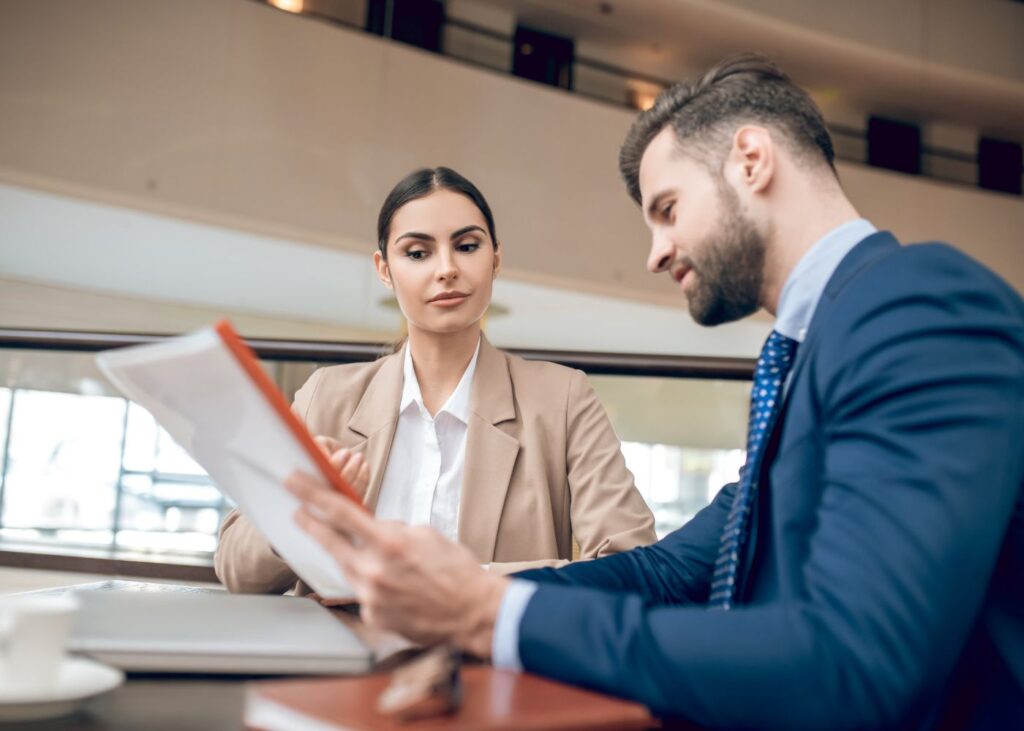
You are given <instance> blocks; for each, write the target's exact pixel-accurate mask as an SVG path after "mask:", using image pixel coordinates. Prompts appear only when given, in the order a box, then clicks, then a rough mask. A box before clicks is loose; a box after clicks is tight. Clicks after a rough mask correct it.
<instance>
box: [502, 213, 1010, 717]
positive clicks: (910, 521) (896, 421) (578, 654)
mask: <svg viewBox="0 0 1024 731" xmlns="http://www.w3.org/2000/svg"><path fill="white" fill-rule="evenodd" d="M684 413H685V412H684ZM766 449H767V451H766V454H765V459H764V460H763V465H762V469H761V473H760V476H759V480H760V482H759V484H760V488H759V492H758V501H757V503H756V505H755V508H754V514H753V518H752V521H751V522H752V533H751V537H750V539H749V540H748V543H747V545H748V546H749V547H750V548H749V549H748V550H747V551H746V553H745V556H744V566H745V568H744V570H743V580H742V582H741V584H740V587H739V597H740V601H741V604H740V605H739V606H737V607H736V608H734V609H733V610H732V611H722V610H709V609H707V608H705V607H704V606H702V604H703V603H704V602H705V601H706V600H707V597H708V594H709V584H710V577H711V574H712V568H713V566H714V562H715V556H716V554H717V551H718V544H719V538H720V536H721V530H722V525H723V523H724V521H725V519H726V515H727V514H728V512H729V504H730V501H731V499H732V495H733V491H734V489H735V486H734V485H730V486H726V487H725V488H724V489H723V490H722V491H721V493H720V494H719V495H718V497H717V498H716V499H715V500H714V501H713V502H712V503H711V505H709V506H708V507H707V508H705V509H704V510H703V511H701V512H700V513H699V514H698V515H697V516H696V517H694V519H693V520H692V521H690V522H689V523H688V524H687V525H685V526H684V527H683V528H681V529H679V530H678V531H676V532H674V533H672V534H670V535H669V536H667V537H666V538H665V539H663V540H662V541H660V542H658V543H656V544H655V545H653V546H649V547H645V548H640V549H636V550H633V551H630V552H627V553H623V554H619V555H616V556H611V557H608V558H603V559H599V560H596V561H589V562H581V563H576V564H572V565H570V566H568V567H566V568H563V569H560V570H552V569H543V570H537V571H529V572H524V573H523V574H521V576H522V577H523V578H528V579H531V580H534V581H537V582H540V588H539V589H538V590H537V592H536V593H535V594H534V595H533V598H532V599H531V600H530V602H529V604H528V606H527V608H526V611H525V613H524V615H523V618H522V622H521V624H520V636H519V652H520V657H521V659H522V662H523V665H524V667H525V669H527V670H529V671H533V672H537V673H541V674H544V675H547V676H550V677H554V678H558V679H561V680H565V681H568V682H572V683H577V684H580V685H584V686H589V687H591V688H595V689H598V690H602V691H606V692H610V693H614V694H618V695H621V696H626V697H629V698H633V699H636V700H639V701H641V702H643V703H645V704H647V705H648V706H649V707H650V708H651V709H653V710H654V711H655V712H657V713H659V714H662V715H664V716H670V717H683V718H686V719H689V720H691V721H694V722H696V723H698V724H700V725H704V726H709V727H728V728H790V729H795V728H828V729H840V728H877V727H902V728H946V727H949V728H961V727H965V726H970V727H976V728H1003V727H1007V726H1006V724H1008V723H1011V724H1016V726H1015V727H1021V728H1024V691H1022V688H1024V497H1022V489H1021V488H1022V483H1024V303H1022V301H1021V298H1020V297H1019V296H1018V295H1017V294H1016V293H1015V292H1014V291H1013V290H1012V289H1011V288H1010V287H1009V286H1007V285H1006V284H1005V283H1004V282H1003V281H1002V280H1000V279H999V278H998V277H996V276H995V275H994V274H992V273H991V272H990V271H988V270H987V269H985V268H984V267H982V266H980V265H979V264H977V263H975V262H974V261H972V260H971V259H969V258H968V257H966V256H964V255H963V254H961V253H959V252H957V251H956V250H954V249H952V248H950V247H948V246H946V245H943V244H921V245H915V246H909V247H902V246H900V245H899V243H898V242H897V241H896V239H895V238H893V237H892V235H891V234H888V233H884V232H882V233H878V234H874V235H872V236H870V237H868V238H867V239H865V240H864V241H862V242H861V243H860V244H858V245H857V246H856V247H854V249H853V250H851V252H850V253H849V254H848V255H847V256H846V257H845V258H844V259H843V261H842V262H841V264H840V265H839V267H838V269H837V270H836V272H835V273H834V274H833V276H832V277H831V279H830V281H829V283H828V286H827V287H826V290H825V292H824V295H823V296H822V298H821V300H820V302H819V304H818V307H817V310H816V311H815V313H814V317H813V320H812V322H811V325H810V327H809V329H808V333H807V337H806V339H805V341H804V342H803V343H802V344H801V345H800V347H799V349H798V351H797V358H796V361H795V363H794V365H793V371H792V373H791V380H790V384H789V390H788V392H787V395H786V399H785V401H784V403H783V411H782V412H781V414H780V418H779V419H778V421H777V423H776V427H775V429H774V431H773V432H772V435H771V437H770V441H769V443H768V445H767V447H766Z"/></svg>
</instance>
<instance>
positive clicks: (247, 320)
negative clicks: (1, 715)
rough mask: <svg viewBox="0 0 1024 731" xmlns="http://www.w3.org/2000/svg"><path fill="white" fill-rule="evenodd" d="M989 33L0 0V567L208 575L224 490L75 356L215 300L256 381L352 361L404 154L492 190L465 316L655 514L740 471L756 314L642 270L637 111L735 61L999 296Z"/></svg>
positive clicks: (569, 15)
mask: <svg viewBox="0 0 1024 731" xmlns="http://www.w3.org/2000/svg"><path fill="white" fill-rule="evenodd" d="M1022 36H1024V3H1021V2H1014V1H1012V0H901V2H891V1H890V0H858V1H857V2H854V1H853V0H842V1H840V2H828V3H821V2H815V1H814V0H786V1H785V2H782V1H780V0H609V1H605V2H602V1H598V0H559V1H558V2H553V1H548V2H543V1H540V0H537V1H534V0H448V1H447V2H442V1H441V0H270V1H268V2H263V1H262V0H91V1H90V2H80V1H79V0H44V1H42V2H24V1H23V0H21V1H19V0H0V567H2V566H8V567H11V566H19V567H42V568H50V569H52V568H63V569H70V570H89V571H93V572H97V573H104V572H111V573H130V574H133V575H145V576H156V577H165V578H177V579H209V578H211V577H212V572H211V571H210V568H209V565H210V561H211V554H212V551H213V550H214V548H215V545H216V532H217V527H218V524H219V522H220V519H221V518H222V516H223V515H224V513H225V512H226V511H227V510H228V509H229V508H230V505H229V504H227V503H226V502H225V499H224V498H223V497H222V496H221V494H220V492H219V491H218V490H217V489H216V488H215V487H214V486H213V485H212V484H211V483H210V481H209V479H208V478H207V477H206V475H205V474H204V473H203V472H202V470H201V469H200V468H199V467H198V466H197V465H196V464H195V463H194V462H193V461H192V460H191V459H190V458H189V457H188V456H187V455H186V454H185V453H184V452H183V451H182V450H181V449H180V448H179V447H177V446H176V445H175V444H174V443H173V442H172V441H171V440H170V439H169V438H168V437H167V435H166V434H165V433H164V432H163V431H162V430H161V429H160V428H159V427H157V425H156V424H155V423H154V421H153V419H152V418H151V417H150V416H149V415H148V414H147V413H146V412H145V411H144V410H142V409H141V408H139V407H137V406H134V405H132V404H130V403H128V402H126V401H125V400H124V399H123V398H121V397H119V396H118V394H117V392H116V391H115V389H113V387H112V386H110V385H109V384H108V383H107V382H106V381H105V380H104V379H103V377H102V376H100V374H99V373H98V371H97V370H96V368H95V367H94V365H93V362H92V353H93V352H95V351H96V350H99V349H102V348H104V347H110V346H112V345H115V344H121V343H127V342H134V341H137V340H139V337H138V336H142V335H154V334H157V335H159V334H173V333H180V332H184V331H187V330H190V329H194V328H196V327H200V326H202V325H205V324H208V323H210V322H212V321H214V320H215V319H217V318H218V317H220V316H224V315H226V316H229V317H230V318H231V319H232V320H233V321H234V323H235V324H236V326H237V327H238V329H239V330H240V331H241V332H242V333H243V335H246V336H248V337H250V338H254V339H258V341H259V342H258V343H257V347H258V350H259V351H260V352H261V354H262V355H263V356H264V363H265V365H266V367H267V368H268V370H269V372H270V373H271V374H272V375H273V376H274V378H275V379H276V381H277V382H278V384H279V385H280V386H281V387H282V389H283V390H284V391H285V393H286V395H289V396H290V395H291V394H292V393H294V391H295V389H296V388H297V387H298V386H299V385H301V384H302V382H303V381H304V380H305V378H306V377H308V375H309V374H310V373H311V372H312V370H313V368H315V367H316V366H317V365H323V364H327V363H334V362H346V361H351V360H358V359H365V358H368V357H373V356H374V355H375V354H376V353H378V352H380V351H381V349H382V348H384V347H386V344H387V343H391V342H394V340H395V339H396V338H397V337H399V336H400V335H401V333H402V328H403V324H402V321H401V316H400V313H399V312H398V310H397V307H396V306H395V303H394V301H393V299H391V298H390V296H389V293H388V291H387V290H385V289H384V288H383V287H382V286H380V285H379V283H378V282H377V280H376V276H375V275H374V273H373V268H372V262H371V258H370V255H371V253H372V251H373V250H374V248H375V241H374V225H375V221H376V214H377V209H378V206H379V205H380V202H381V201H382V199H383V197H384V196H385V194H386V193H387V191H388V190H389V189H390V187H391V185H393V184H394V182H395V181H397V180H398V179H399V178H401V177H402V176H403V175H404V174H405V173H407V172H409V171H410V170H412V169H414V168H417V167H421V166H436V165H448V166H451V167H454V168H455V169H456V170H458V171H460V172H462V173H463V174H465V175H466V176H467V177H469V178H470V179H471V180H473V181H474V182H476V183H477V184H478V185H479V186H480V188H481V189H482V190H483V191H484V193H485V195H486V196H487V197H488V199H489V201H490V203H491V205H492V207H493V208H494V212H495V216H496V220H497V232H498V236H499V238H500V240H501V241H502V243H503V245H504V247H505V266H504V272H503V276H502V278H501V279H500V280H499V281H498V283H497V285H496V288H495V295H494V303H495V304H494V306H493V307H492V310H491V312H490V314H489V315H488V317H487V322H486V332H487V335H488V337H489V338H490V339H491V341H492V342H493V343H495V344H496V345H498V346H501V347H505V348H511V349H519V350H523V351H527V352H528V354H531V353H532V354H533V355H542V356H544V357H547V358H549V359H553V360H559V361H561V362H565V363H567V364H570V365H574V366H577V367H583V368H584V369H585V370H587V371H588V372H589V373H590V374H591V380H592V382H593V384H594V387H595V388H596V389H597V391H598V393H599V395H600V396H601V398H602V399H603V401H604V403H605V405H606V407H607V409H608V411H609V414H610V416H611V418H612V420H613V422H614V425H615V428H616V431H617V433H618V435H619V437H620V438H621V439H622V440H623V451H624V453H625V456H626V460H627V463H628V465H629V467H630V469H631V470H632V471H633V473H634V475H635V476H636V479H637V484H638V486H639V488H640V490H641V492H642V493H643V495H644V497H645V498H646V499H647V500H648V502H649V503H650V505H651V507H652V508H653V509H654V511H655V515H656V518H657V530H658V533H659V535H664V534H665V533H666V532H668V531H670V530H672V529H674V528H676V527H678V526H679V525H681V524H682V523H683V522H685V521H686V520H687V519H688V518H689V517H690V516H692V515H693V514H694V512H696V511H697V510H699V509H700V508H701V507H702V506H703V505H705V504H706V503H707V502H708V501H709V500H710V499H711V498H712V497H713V496H714V494H715V492H716V491H717V490H718V488H719V487H720V486H721V485H722V484H724V483H725V482H727V481H729V480H730V479H733V478H734V477H735V476H736V474H737V472H738V469H739V467H740V465H741V464H742V462H743V457H744V454H743V451H742V450H743V442H744V431H745V424H746V410H747V399H748V396H749V373H750V370H751V368H752V358H753V357H754V356H755V355H756V353H757V352H758V351H759V349H760V345H761V342H762V341H763V339H764V337H765V336H766V334H767V332H768V331H769V329H770V320H769V319H768V318H767V317H766V316H764V315H759V316H755V317H752V318H750V319H748V320H746V321H743V322H739V323H735V324H731V325H727V326H723V327H719V328H715V329H711V330H705V329H701V328H699V327H697V326H696V325H694V324H693V323H692V321H690V319H689V318H688V316H687V315H686V312H685V309H684V308H685V303H684V301H683V300H682V298H681V297H680V296H679V294H678V291H677V290H676V288H675V286H674V285H673V284H672V283H671V282H670V281H669V279H668V278H656V277H652V276H650V275H648V274H647V273H646V272H645V270H644V261H645V256H646V251H647V243H648V238H647V232H646V229H645V227H644V225H643V223H642V220H641V217H640V215H639V213H638V211H637V210H636V208H635V206H634V205H633V204H632V203H631V201H630V200H629V199H628V197H627V195H626V194H625V191H624V188H623V186H622V184H621V183H620V182H619V180H618V177H617V172H616V157H617V152H618V146H619V144H620V143H621V141H622V139H623V137H624V135H625V132H626V130H627V128H628V126H629V124H630V122H631V121H632V119H633V118H634V116H635V114H636V112H637V110H638V109H643V108H645V107H647V106H649V105H650V104H651V103H652V101H653V99H654V97H655V96H656V94H657V93H658V92H659V91H660V90H661V89H662V88H664V87H665V86H666V85H667V84H668V83H670V81H671V80H673V79H679V78H683V77H686V76H689V75H691V74H693V73H694V72H696V71H698V70H699V69H701V68H702V67H704V66H706V65H708V64H710V63H712V62H714V61H717V60H719V59H720V58H722V57H724V56H726V55H728V54H730V53H733V52H739V51H748V50H754V51H760V52H764V53H767V54H768V55H770V56H772V57H773V58H775V59H776V60H777V61H778V62H780V63H781V64H782V66H783V67H784V68H786V69H787V70H788V71H789V72H790V73H791V75H792V76H793V77H794V79H795V80H796V81H797V82H798V83H800V84H801V85H803V86H805V87H807V88H809V89H810V90H811V91H812V93H813V95H814V97H815V99H816V101H817V102H818V103H819V105H820V106H821V107H822V109H823V111H824V113H825V116H826V119H827V121H828V123H829V125H830V128H831V131H832V133H833V135H834V139H835V143H836V148H837V152H838V155H839V158H840V162H839V172H840V175H841V177H842V180H843V183H844V185H845V187H846V189H847V190H848V192H849V194H850V196H851V198H852V199H853V201H854V203H855V204H856V205H857V206H858V207H859V208H860V210H861V211H862V213H863V214H864V215H866V216H867V217H868V218H871V219H872V220H874V221H875V222H876V223H877V224H879V225H880V226H883V227H888V228H891V229H892V230H893V231H894V232H895V233H896V234H897V235H898V236H899V237H900V238H902V239H903V240H907V241H920V240H927V239H932V238H942V239H945V240H949V241H952V242H954V243H956V244H957V245H959V246H961V247H962V248H963V249H964V250H965V251H967V252H968V253H969V254H971V255H973V256H975V257H976V258H978V259H980V260H981V261H982V262H984V263H986V264H987V265H989V266H990V267H992V268H993V269H995V270H996V271H997V272H999V273H1000V274H1001V275H1002V276H1003V277H1004V278H1006V279H1007V280H1008V281H1010V282H1011V283H1012V284H1013V285H1014V286H1016V287H1017V288H1018V289H1022V288H1024V255H1022V254H1024V251H1022V247H1024V198H1022V195H1021V192H1022V155H1021V150H1022V146H1021V143H1022V142H1024V44H1022V43H1021V40H1020V39H1021V37H1022ZM0 571H2V569H0ZM0 584H2V582H0ZM16 588H19V587H18V586H17V585H16V582H15V583H13V584H12V583H8V584H7V585H0V592H3V591H7V590H13V589H16Z"/></svg>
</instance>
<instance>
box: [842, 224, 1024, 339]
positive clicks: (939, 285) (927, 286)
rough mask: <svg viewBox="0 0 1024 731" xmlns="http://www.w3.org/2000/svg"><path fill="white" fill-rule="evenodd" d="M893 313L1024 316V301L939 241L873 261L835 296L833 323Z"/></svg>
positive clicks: (997, 278) (891, 251)
mask: <svg viewBox="0 0 1024 731" xmlns="http://www.w3.org/2000/svg"><path fill="white" fill-rule="evenodd" d="M928 305H931V307H929V306H928ZM892 308H908V309H912V310H914V311H916V312H917V313H918V314H926V313H931V314H934V315H936V316H940V317H941V316H949V317H959V318H963V317H969V316H970V315H971V314H972V313H974V312H978V313H981V312H988V313H991V312H993V311H1002V312H1005V313H1006V314H1009V315H1011V316H1013V317H1017V318H1020V317H1024V301H1022V300H1021V297H1020V295H1019V294H1018V293H1017V292H1016V290H1014V289H1013V287H1011V286H1010V285H1009V284H1008V283H1007V282H1006V281H1004V280H1003V279H1002V278H1001V277H1000V276H999V275H998V274H996V273H995V272H993V271H992V270H991V269H989V268H988V267H986V266H985V265H984V264H982V263H980V262H978V261H977V260H975V259H973V258H972V257H970V256H968V255H967V254H965V253H964V252H963V251H961V250H960V249H958V248H956V247H955V246H952V245H950V244H948V243H945V242H940V241H928V242H921V243H912V244H906V245H902V246H898V247H893V248H891V249H889V250H887V251H886V252H885V253H884V254H883V255H882V256H878V257H875V258H873V259H871V260H870V261H869V262H867V263H866V264H865V265H864V266H862V267H861V268H860V269H858V270H857V271H856V272H854V273H853V274H852V276H850V277H849V279H848V280H846V281H845V282H844V283H843V286H842V288H841V289H840V290H839V291H837V292H835V293H834V302H833V303H832V306H831V307H830V310H831V312H830V315H831V317H830V318H829V319H830V320H833V321H837V320H838V321H841V320H843V319H847V320H849V319H850V318H859V317H864V316H865V314H866V313H873V314H878V312H879V311H880V310H887V309H892ZM851 324H852V323H851Z"/></svg>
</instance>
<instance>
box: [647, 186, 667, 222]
mask: <svg viewBox="0 0 1024 731" xmlns="http://www.w3.org/2000/svg"><path fill="white" fill-rule="evenodd" d="M669 193H671V191H668V190H663V191H661V192H660V193H658V195H656V196H654V198H653V199H651V202H650V203H648V204H647V218H649V219H650V218H654V215H655V214H656V213H657V211H658V207H659V206H660V205H661V202H662V201H663V200H664V199H665V198H666V196H668V195H669Z"/></svg>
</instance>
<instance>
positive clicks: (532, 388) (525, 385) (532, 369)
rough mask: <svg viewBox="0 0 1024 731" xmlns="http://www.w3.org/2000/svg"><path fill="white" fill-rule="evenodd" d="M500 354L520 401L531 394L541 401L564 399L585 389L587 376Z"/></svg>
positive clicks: (576, 371)
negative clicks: (583, 387)
mask: <svg viewBox="0 0 1024 731" xmlns="http://www.w3.org/2000/svg"><path fill="white" fill-rule="evenodd" d="M500 352H501V354H502V356H504V358H505V361H506V363H508V373H509V377H510V378H511V379H512V383H513V385H514V386H515V390H516V394H517V395H518V396H520V397H522V396H523V395H526V394H531V395H535V396H537V397H538V398H541V399H551V398H553V397H555V396H556V395H560V396H562V397H563V399H567V398H569V397H571V396H574V395H578V394H579V393H580V390H581V386H586V383H587V376H586V374H585V373H584V372H583V371H581V370H578V369H576V368H569V367H567V366H564V365H560V364H558V363H552V362H551V361H547V360H533V359H528V358H523V357H521V356H518V355H513V354H512V353H507V352H505V351H500ZM563 402H564V401H563Z"/></svg>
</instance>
